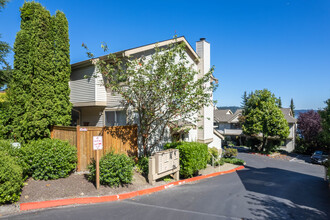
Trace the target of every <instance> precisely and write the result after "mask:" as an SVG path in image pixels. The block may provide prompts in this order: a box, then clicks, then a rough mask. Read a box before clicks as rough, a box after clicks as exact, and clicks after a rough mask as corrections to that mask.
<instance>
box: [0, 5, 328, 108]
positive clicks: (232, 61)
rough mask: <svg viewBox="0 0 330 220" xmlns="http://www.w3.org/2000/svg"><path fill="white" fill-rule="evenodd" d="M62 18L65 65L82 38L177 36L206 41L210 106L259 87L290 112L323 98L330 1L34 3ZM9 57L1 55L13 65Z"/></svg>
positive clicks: (141, 40) (11, 16)
mask: <svg viewBox="0 0 330 220" xmlns="http://www.w3.org/2000/svg"><path fill="white" fill-rule="evenodd" d="M38 2H40V3H41V4H42V5H43V6H45V7H46V8H47V9H48V10H50V12H51V14H54V13H55V11H56V10H61V11H63V12H64V13H65V14H66V16H67V18H68V21H69V34H70V45H71V63H75V62H78V61H81V60H85V59H86V55H85V53H84V50H83V48H82V47H81V44H82V43H83V42H84V43H85V44H87V45H88V47H89V48H90V49H91V50H92V51H93V52H94V53H95V55H96V56H99V55H104V54H103V53H102V49H101V47H100V44H101V42H107V44H108V46H109V47H110V51H112V52H115V51H119V50H124V49H127V48H131V47H137V46H141V45H145V44H149V43H153V42H157V41H162V40H166V39H170V38H172V37H173V35H174V34H177V35H179V36H181V35H184V36H185V37H186V38H187V40H188V41H189V42H190V44H191V45H192V46H193V47H194V48H195V42H196V41H198V40H199V38H201V37H205V38H206V40H207V41H208V42H210V43H211V64H212V65H214V66H215V73H214V75H215V76H216V78H218V79H219V83H220V84H219V88H218V90H217V91H216V92H215V93H214V99H216V100H218V106H227V105H240V102H241V96H242V94H243V92H244V91H248V92H249V91H254V90H256V89H263V88H267V89H269V90H270V91H272V92H273V93H274V94H275V95H276V96H277V97H279V96H280V97H281V99H282V103H283V107H288V106H289V104H290V99H291V98H293V100H294V103H295V106H296V109H319V108H323V107H325V104H324V101H325V100H326V99H328V98H330V28H329V27H330V1H328V0H216V1H207V0H204V1H194V0H190V1H178V0H176V1H173V0H164V1H155V0H153V1H143V0H140V1H118V0H117V1H97V0H94V1H90V0H89V1H87V0H80V1H78V0H70V1H69V0H56V1H54V0H40V1H38ZM23 3H24V0H11V1H10V2H9V3H8V5H7V7H6V8H5V9H4V10H2V12H0V24H1V25H0V33H1V34H2V39H1V40H2V41H6V42H8V43H10V45H13V44H14V41H15V35H16V32H17V31H19V25H20V14H19V7H21V6H22V5H23ZM12 57H13V54H11V55H10V56H9V57H8V60H9V61H10V63H13V58H12Z"/></svg>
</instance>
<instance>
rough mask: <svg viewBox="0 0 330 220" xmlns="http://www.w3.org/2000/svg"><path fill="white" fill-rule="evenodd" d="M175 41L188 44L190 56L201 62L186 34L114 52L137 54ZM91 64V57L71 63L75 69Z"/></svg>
mask: <svg viewBox="0 0 330 220" xmlns="http://www.w3.org/2000/svg"><path fill="white" fill-rule="evenodd" d="M175 42H178V43H181V42H184V43H185V44H186V51H187V53H188V54H189V56H191V58H192V59H193V60H194V61H195V62H196V63H198V62H199V56H198V55H197V53H196V51H195V50H194V49H193V48H192V47H191V45H190V44H189V43H188V41H187V40H186V38H185V37H184V36H181V37H178V38H176V39H169V40H164V41H160V42H156V43H152V44H147V45H144V46H139V47H134V48H130V49H127V50H122V51H118V52H115V53H114V54H116V55H117V56H118V57H128V56H132V55H134V54H137V53H141V52H144V51H148V50H152V49H154V48H155V47H156V46H157V47H164V46H167V45H170V44H172V43H175ZM107 56H108V55H105V56H101V57H99V58H100V59H107ZM89 65H92V63H91V59H88V60H84V61H81V62H77V63H73V64H71V68H72V69H75V68H79V67H83V66H89Z"/></svg>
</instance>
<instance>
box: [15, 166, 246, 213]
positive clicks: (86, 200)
mask: <svg viewBox="0 0 330 220" xmlns="http://www.w3.org/2000/svg"><path fill="white" fill-rule="evenodd" d="M241 169H244V166H239V167H236V168H235V169H232V170H227V171H221V172H216V173H211V174H208V175H204V176H196V177H192V178H189V179H184V180H179V181H176V182H172V183H168V184H165V185H162V186H156V187H153V188H148V189H142V190H139V191H134V192H129V193H123V194H118V195H111V196H100V197H83V198H72V199H58V200H49V201H41V202H27V203H21V204H20V210H21V211H27V210H33V209H43V208H50V207H57V206H65V205H74V204H91V203H101V202H111V201H118V200H123V199H129V198H132V197H135V196H141V195H145V194H151V193H154V192H158V191H161V190H164V189H167V188H170V187H173V186H177V185H182V184H185V183H189V182H193V181H197V180H202V179H206V178H210V177H214V176H219V175H222V174H226V173H233V172H235V171H236V170H241Z"/></svg>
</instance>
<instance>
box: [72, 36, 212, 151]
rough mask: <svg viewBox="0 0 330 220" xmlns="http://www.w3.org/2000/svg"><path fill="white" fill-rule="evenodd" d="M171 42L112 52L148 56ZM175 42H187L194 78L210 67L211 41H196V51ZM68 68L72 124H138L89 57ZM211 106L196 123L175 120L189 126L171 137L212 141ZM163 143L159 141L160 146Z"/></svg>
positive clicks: (202, 112)
mask: <svg viewBox="0 0 330 220" xmlns="http://www.w3.org/2000/svg"><path fill="white" fill-rule="evenodd" d="M174 42H175V41H174V40H173V39H171V40H166V41H161V42H158V43H153V44H149V45H145V46H141V47H136V48H133V49H128V50H124V51H120V52H116V53H115V54H116V55H117V56H134V57H140V56H145V57H146V58H148V57H150V56H151V55H152V54H153V53H154V48H155V47H156V45H157V46H158V47H165V46H167V45H169V44H171V43H174ZM177 42H178V43H181V42H185V44H186V45H187V47H186V55H187V58H188V59H189V65H192V66H193V68H194V69H195V70H197V71H199V72H200V74H199V75H198V76H197V77H201V76H203V75H204V74H205V73H207V72H208V71H209V70H210V43H208V42H207V41H206V40H205V38H201V39H200V41H197V42H196V51H195V50H194V49H193V48H192V47H191V46H190V44H189V43H188V42H187V40H186V39H185V38H184V37H179V38H177ZM71 68H72V73H71V80H70V89H71V94H70V100H71V102H72V104H73V114H72V119H73V124H74V125H83V126H116V125H126V124H127V123H128V122H129V121H130V122H132V121H133V123H134V122H135V124H137V120H136V119H137V118H136V115H128V113H127V111H126V110H125V109H124V106H123V105H122V102H121V101H122V98H121V96H120V95H118V94H116V93H114V92H111V91H110V90H109V89H106V88H105V86H104V79H103V76H102V75H101V74H100V73H98V72H97V70H96V69H95V66H94V65H93V64H92V63H91V61H90V60H85V61H82V62H78V63H74V64H72V65H71ZM85 76H88V77H85ZM91 76H96V77H91ZM212 99H213V97H212ZM213 108H214V106H208V107H204V108H203V109H202V110H201V111H200V114H201V115H202V116H203V117H201V118H200V120H199V121H198V122H197V123H196V122H193V121H180V120H178V121H177V122H176V123H177V124H180V125H181V126H182V127H185V128H188V129H182V130H181V131H179V132H177V133H175V134H173V135H174V137H175V138H176V139H179V140H185V141H198V142H202V143H206V144H210V143H212V141H213V136H214V134H213ZM173 123H174V122H173ZM200 128H201V129H200ZM168 133H170V132H168ZM168 138H170V137H169V135H167V139H165V140H164V142H166V141H169V139H168ZM162 144H163V143H160V145H162Z"/></svg>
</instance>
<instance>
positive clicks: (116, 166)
mask: <svg viewBox="0 0 330 220" xmlns="http://www.w3.org/2000/svg"><path fill="white" fill-rule="evenodd" d="M133 167H134V161H133V160H132V159H131V158H129V157H128V156H126V155H125V154H114V153H108V154H106V155H104V156H103V157H102V158H101V159H100V184H102V185H107V186H117V187H118V186H119V185H120V184H127V183H131V182H132V179H133ZM88 168H89V171H90V175H89V177H88V180H90V181H93V182H95V179H96V164H95V160H93V161H92V163H91V165H90V166H89V167H88Z"/></svg>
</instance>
